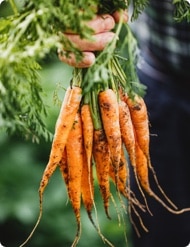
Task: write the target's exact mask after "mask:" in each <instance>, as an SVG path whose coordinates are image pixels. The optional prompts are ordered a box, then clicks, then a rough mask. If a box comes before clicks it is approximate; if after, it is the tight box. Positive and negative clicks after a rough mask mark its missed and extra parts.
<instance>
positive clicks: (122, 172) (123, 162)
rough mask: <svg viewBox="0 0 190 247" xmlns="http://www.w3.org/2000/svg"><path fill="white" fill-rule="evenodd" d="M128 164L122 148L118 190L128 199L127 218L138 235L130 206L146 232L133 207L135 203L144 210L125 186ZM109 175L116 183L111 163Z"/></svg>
mask: <svg viewBox="0 0 190 247" xmlns="http://www.w3.org/2000/svg"><path fill="white" fill-rule="evenodd" d="M127 167H128V164H127V160H126V158H125V154H124V150H123V148H122V150H121V161H120V165H119V171H118V191H119V192H120V193H121V194H122V195H123V196H124V197H125V198H126V199H128V205H129V207H128V208H129V210H128V211H129V212H128V214H129V218H130V221H131V223H132V225H133V226H134V228H135V231H136V232H137V235H138V236H140V234H139V231H138V229H137V227H136V225H135V223H134V221H133V219H132V216H131V208H132V209H133V211H134V213H135V214H136V215H137V217H138V218H139V221H140V224H141V226H142V228H143V229H144V230H145V231H146V232H147V231H148V230H147V228H146V227H145V225H144V224H143V222H142V219H141V217H140V215H139V214H138V212H137V211H136V209H135V205H136V206H138V208H140V209H141V210H142V211H143V212H145V210H144V205H142V204H141V203H140V202H139V201H138V200H137V199H136V197H135V196H134V195H133V194H132V192H131V190H130V188H127V184H128V182H127V179H128V178H129V177H128V176H129V173H128V172H129V171H128V169H127ZM109 175H110V177H111V179H112V180H113V182H114V183H116V181H115V169H114V167H113V166H112V165H110V170H109ZM131 194H132V196H133V197H132V196H131ZM122 204H123V203H122Z"/></svg>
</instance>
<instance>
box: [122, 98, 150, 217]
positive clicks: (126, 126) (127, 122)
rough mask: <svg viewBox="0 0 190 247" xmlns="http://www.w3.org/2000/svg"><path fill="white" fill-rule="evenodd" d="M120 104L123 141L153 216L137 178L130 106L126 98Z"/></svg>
mask: <svg viewBox="0 0 190 247" xmlns="http://www.w3.org/2000/svg"><path fill="white" fill-rule="evenodd" d="M121 99H122V100H120V102H119V122H120V129H121V137H122V141H123V143H124V145H125V147H126V150H127V152H128V155H129V159H130V163H131V165H132V167H133V171H134V176H135V179H136V182H137V185H138V188H139V190H140V192H141V194H142V196H143V199H144V202H145V205H146V208H147V210H148V212H149V213H150V214H151V215H152V213H151V211H150V209H149V207H148V203H147V200H146V197H145V195H144V193H143V191H142V189H141V186H140V184H139V181H138V178H137V172H136V153H135V143H136V140H135V131H134V127H133V123H132V119H131V114H130V110H129V107H128V105H127V104H126V103H125V102H124V101H123V100H124V96H123V95H122V96H121Z"/></svg>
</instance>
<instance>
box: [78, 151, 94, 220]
mask: <svg viewBox="0 0 190 247" xmlns="http://www.w3.org/2000/svg"><path fill="white" fill-rule="evenodd" d="M91 166H92V163H91ZM81 192H82V200H83V203H84V206H85V208H86V211H87V213H88V216H89V218H90V220H91V221H92V223H93V220H92V216H91V211H92V207H93V205H94V185H93V172H92V167H90V169H89V164H88V162H87V157H86V153H85V152H84V156H83V169H82V181H81ZM93 224H94V223H93Z"/></svg>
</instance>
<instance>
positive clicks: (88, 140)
mask: <svg viewBox="0 0 190 247" xmlns="http://www.w3.org/2000/svg"><path fill="white" fill-rule="evenodd" d="M81 118H82V129H83V140H84V149H85V154H86V160H87V168H86V169H87V171H88V173H87V174H86V175H87V177H86V179H88V178H89V184H90V183H91V182H90V181H91V174H92V171H91V169H92V145H93V134H94V126H93V121H92V117H91V112H90V106H89V104H83V105H82V107H81Z"/></svg>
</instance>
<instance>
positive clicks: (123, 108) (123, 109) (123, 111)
mask: <svg viewBox="0 0 190 247" xmlns="http://www.w3.org/2000/svg"><path fill="white" fill-rule="evenodd" d="M119 123H120V129H121V137H122V141H123V143H124V144H125V147H126V149H127V152H128V155H129V158H130V161H131V164H132V166H133V167H134V168H135V167H136V160H135V134H134V128H133V123H132V120H131V115H130V111H129V108H128V106H127V104H126V103H125V102H124V101H120V102H119Z"/></svg>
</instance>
